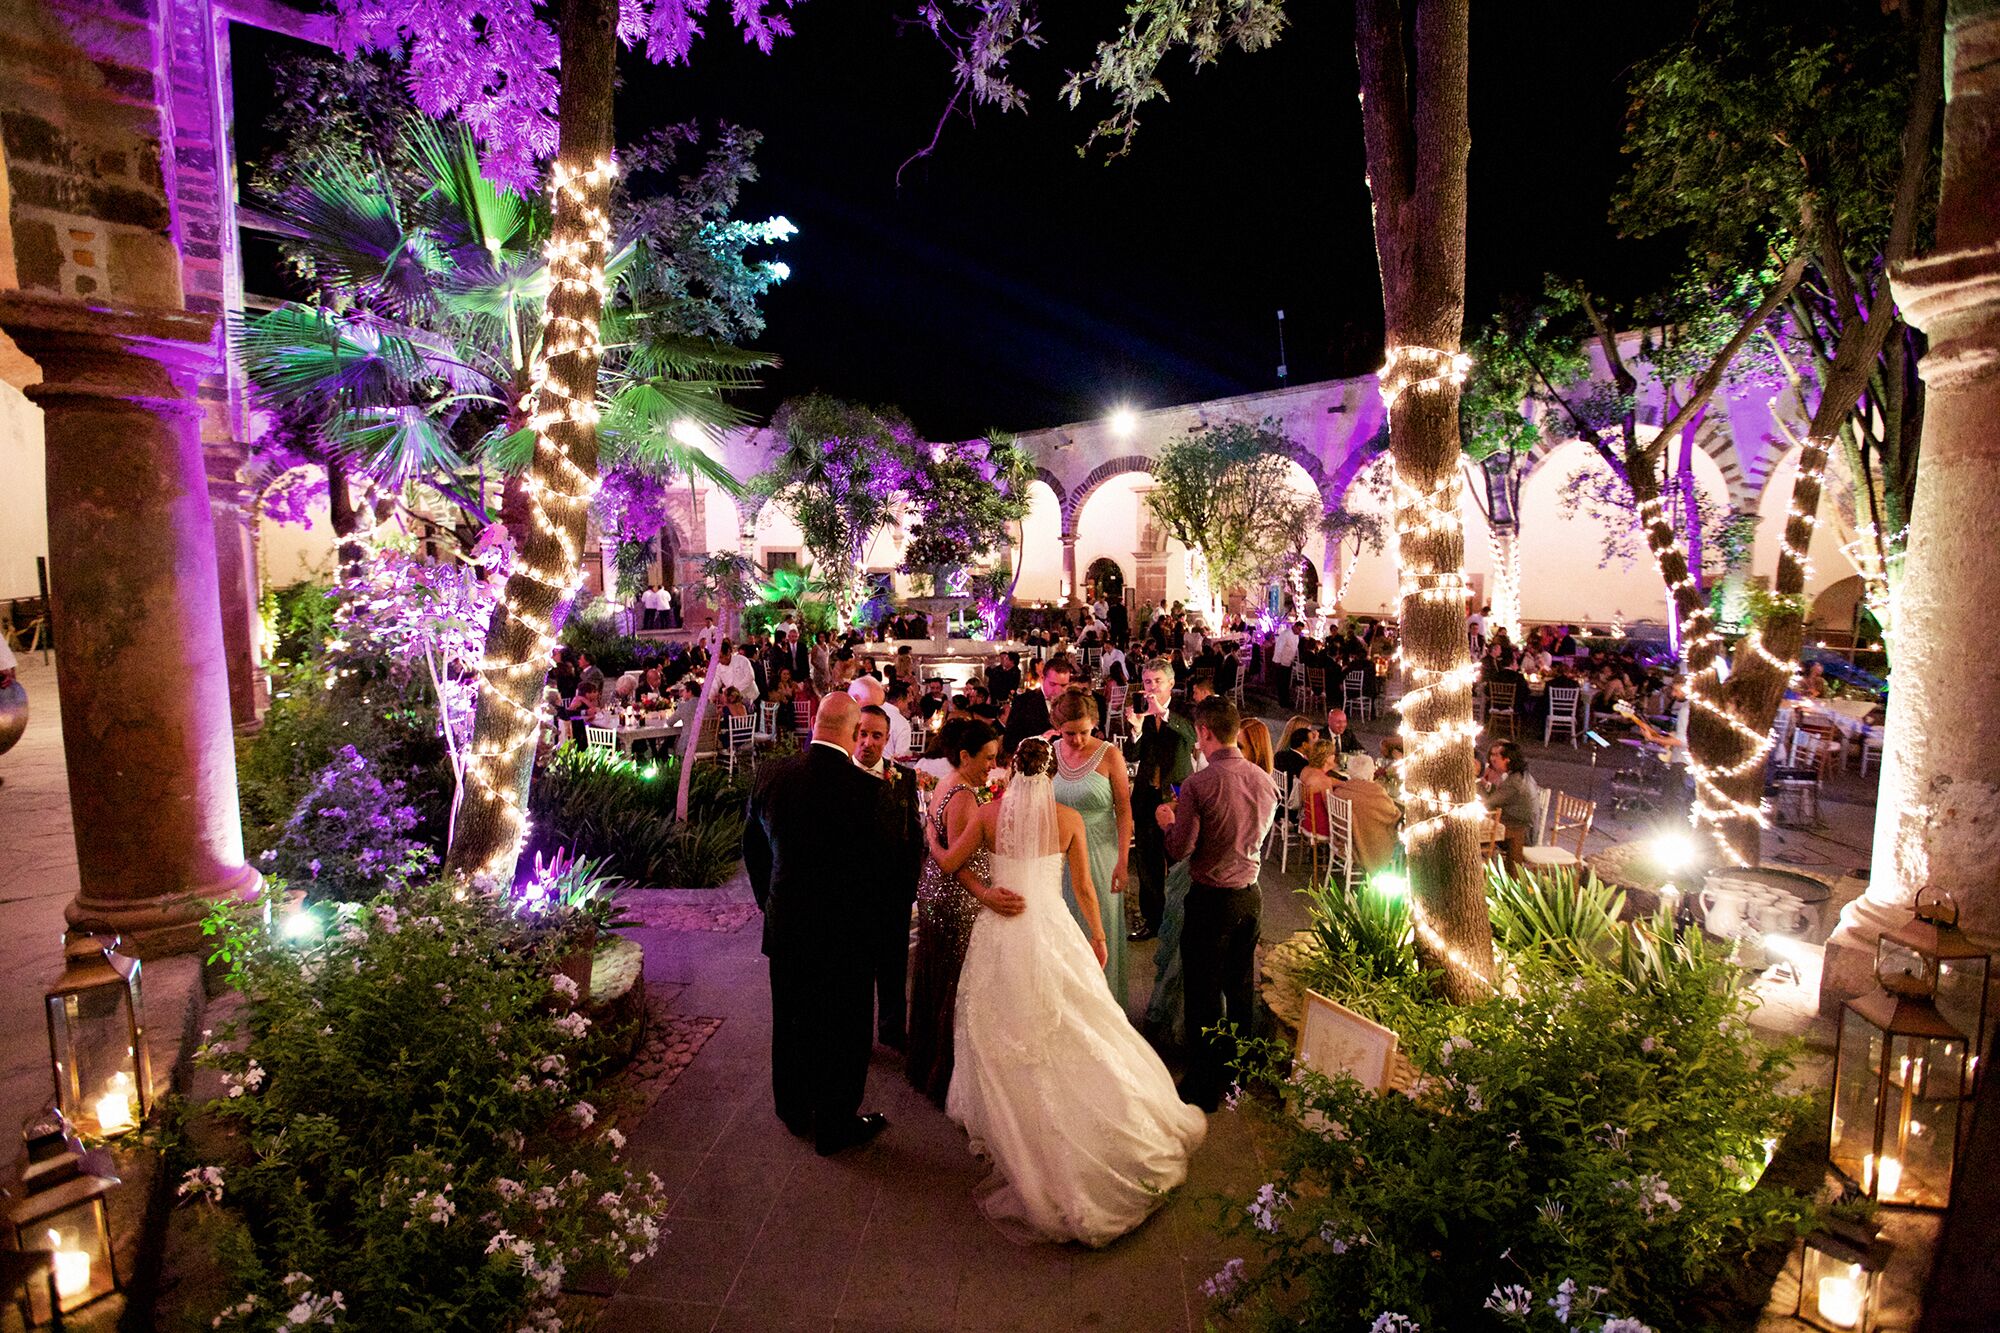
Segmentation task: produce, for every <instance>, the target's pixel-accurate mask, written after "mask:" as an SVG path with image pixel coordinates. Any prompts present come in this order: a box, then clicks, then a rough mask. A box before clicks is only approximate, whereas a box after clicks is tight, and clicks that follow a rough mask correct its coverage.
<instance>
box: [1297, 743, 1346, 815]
mask: <svg viewBox="0 0 2000 1333" xmlns="http://www.w3.org/2000/svg"><path fill="white" fill-rule="evenodd" d="M1339 758H1340V749H1339V747H1338V746H1336V745H1335V744H1334V743H1333V742H1332V741H1314V742H1313V743H1312V744H1311V745H1310V746H1308V747H1307V748H1306V766H1305V768H1303V769H1302V770H1300V772H1299V783H1298V796H1297V797H1296V800H1297V802H1298V807H1299V828H1300V830H1301V831H1302V832H1305V833H1310V834H1312V835H1313V836H1314V837H1318V838H1324V837H1326V836H1327V832H1328V828H1329V825H1328V822H1327V809H1326V799H1325V798H1326V795H1327V793H1328V792H1331V791H1332V790H1333V785H1334V783H1335V782H1337V781H1339V779H1338V777H1336V776H1335V774H1334V767H1333V766H1334V763H1335V761H1336V760H1338V759H1339Z"/></svg>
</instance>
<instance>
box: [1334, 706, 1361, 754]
mask: <svg viewBox="0 0 2000 1333" xmlns="http://www.w3.org/2000/svg"><path fill="white" fill-rule="evenodd" d="M1326 738H1327V739H1328V740H1329V741H1332V742H1333V743H1334V745H1335V746H1337V747H1338V748H1339V750H1340V753H1342V754H1360V753H1361V738H1360V737H1359V736H1357V735H1355V734H1354V731H1353V729H1352V728H1350V727H1349V726H1348V725H1347V710H1346V709H1345V708H1329V709H1327V710H1326Z"/></svg>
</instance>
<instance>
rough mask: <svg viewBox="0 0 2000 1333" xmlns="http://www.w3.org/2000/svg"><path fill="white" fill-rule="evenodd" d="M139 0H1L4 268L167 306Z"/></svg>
mask: <svg viewBox="0 0 2000 1333" xmlns="http://www.w3.org/2000/svg"><path fill="white" fill-rule="evenodd" d="M159 51H160V32H159V22H158V16H157V14H156V12H155V10H154V8H153V6H152V4H151V3H150V0H117V2H116V3H109V4H107V3H90V2H89V0H83V2H82V3H72V2H70V0H0V146H3V147H4V149H5V154H6V171H7V183H8V194H9V196H10V197H9V200H8V203H9V217H8V223H9V227H10V231H11V234H12V249H13V255H14V270H15V278H16V281H17V282H18V284H19V285H20V286H21V287H23V288H25V289H27V290H30V291H40V292H48V293H51V294H56V295H62V296H73V297H80V298H85V299H90V300H94V301H105V302H111V303H116V304H119V305H130V306H140V307H151V308H166V309H178V308H180V305H181V270H180V260H179V256H178V255H177V254H176V252H175V250H174V244H173V239H172V235H171V229H172V223H173V212H172V206H171V204H170V202H169V198H168V189H167V180H166V175H165V170H164V154H163V151H162V144H161V134H160V115H159V111H158V99H159V95H160V89H159V86H158V83H157V81H156V70H157V69H158V58H159Z"/></svg>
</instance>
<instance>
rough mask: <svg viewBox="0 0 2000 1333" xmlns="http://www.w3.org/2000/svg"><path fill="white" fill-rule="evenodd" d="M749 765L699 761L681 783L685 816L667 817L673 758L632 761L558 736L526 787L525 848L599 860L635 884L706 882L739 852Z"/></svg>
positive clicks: (675, 791) (731, 866) (725, 873)
mask: <svg viewBox="0 0 2000 1333" xmlns="http://www.w3.org/2000/svg"><path fill="white" fill-rule="evenodd" d="M748 780H749V775H748V771H747V769H746V770H745V771H744V772H743V774H742V775H741V776H739V777H736V778H731V777H730V776H729V775H728V773H727V772H726V771H725V770H724V769H723V768H722V767H721V766H720V765H718V764H700V765H697V766H696V768H695V771H694V777H693V780H692V782H691V783H690V785H689V791H688V819H687V822H686V824H682V823H681V821H680V820H678V819H676V818H675V817H674V809H675V803H676V800H677V798H678V795H679V765H678V760H677V759H673V758H669V759H667V760H663V761H653V760H648V761H637V760H633V759H628V758H626V757H624V756H622V755H615V754H611V753H609V752H606V751H602V750H590V749H588V748H585V747H580V746H576V745H564V746H562V747H560V748H558V749H557V750H556V752H555V753H554V754H553V755H551V756H550V758H549V761H548V763H547V764H546V765H545V766H544V767H543V769H542V771H541V772H540V773H538V774H537V775H536V777H535V781H534V785H533V786H532V787H531V788H530V789H529V795H528V805H529V819H530V821H531V824H532V827H533V832H532V834H531V835H530V843H529V846H530V848H532V849H534V850H536V851H539V852H544V853H546V852H553V851H555V850H558V849H561V850H565V851H567V852H569V853H570V854H571V855H573V856H579V857H599V858H603V859H605V860H606V861H607V862H608V863H609V865H610V867H611V868H612V869H613V870H614V871H616V872H617V873H618V874H620V875H623V876H625V877H626V878H628V879H631V880H632V881H634V882H635V883H639V884H646V885H659V886H670V887H674V888H713V887H714V886H715V885H718V884H720V883H722V881H723V880H725V879H727V878H729V876H730V874H731V872H733V871H734V870H735V868H736V863H737V861H738V859H739V858H740V857H741V854H742V852H741V849H742V844H743V809H744V806H745V804H746V803H747V801H748V799H749V787H748Z"/></svg>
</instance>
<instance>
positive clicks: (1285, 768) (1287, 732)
mask: <svg viewBox="0 0 2000 1333" xmlns="http://www.w3.org/2000/svg"><path fill="white" fill-rule="evenodd" d="M1278 734H1279V735H1280V736H1281V737H1283V738H1284V742H1285V744H1284V748H1283V749H1281V750H1279V751H1278V753H1277V754H1276V755H1275V756H1273V757H1272V760H1271V767H1272V768H1273V769H1275V770H1276V771H1277V772H1280V773H1283V774H1284V775H1285V776H1286V777H1287V778H1289V779H1291V780H1292V781H1294V782H1296V781H1298V777H1299V774H1300V773H1301V772H1303V771H1304V770H1305V766H1306V751H1307V750H1308V749H1309V748H1310V747H1311V745H1312V742H1313V724H1312V719H1310V718H1308V717H1306V716H1305V714H1303V713H1294V714H1292V715H1291V716H1290V717H1288V718H1286V719H1285V725H1284V726H1282V727H1280V728H1279V729H1278Z"/></svg>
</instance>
